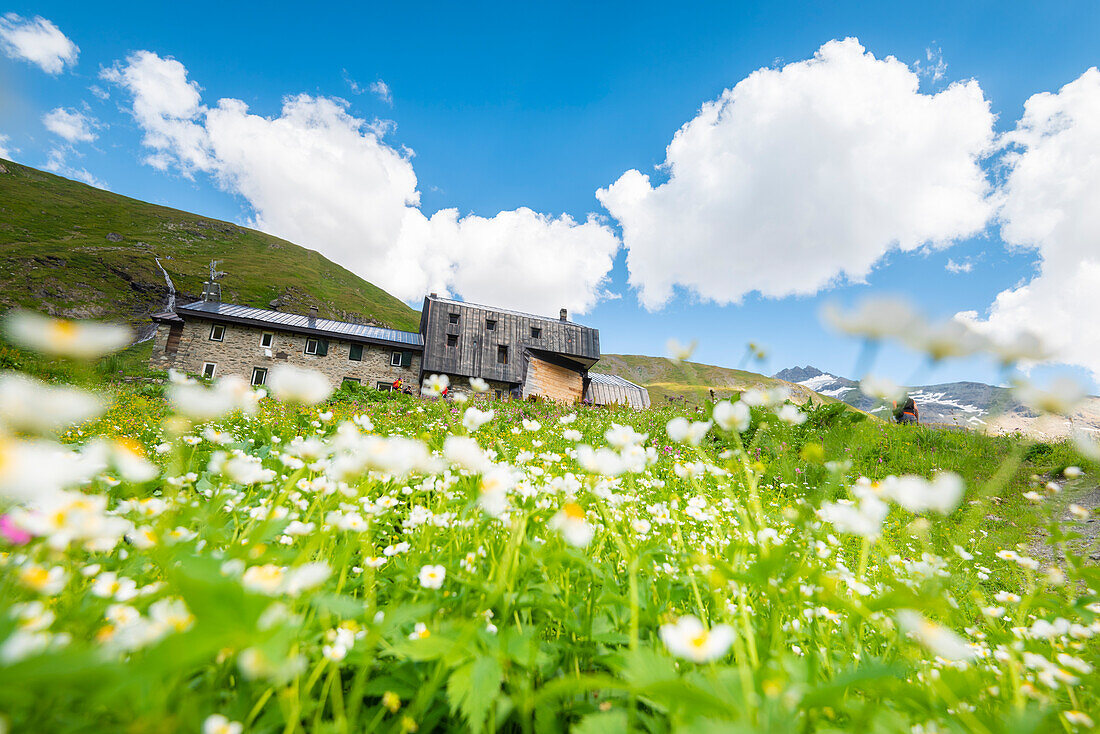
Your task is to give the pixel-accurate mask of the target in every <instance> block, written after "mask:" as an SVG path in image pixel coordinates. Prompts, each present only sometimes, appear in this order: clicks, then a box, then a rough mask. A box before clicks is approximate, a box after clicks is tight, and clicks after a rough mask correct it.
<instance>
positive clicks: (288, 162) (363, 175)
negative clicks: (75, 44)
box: [103, 51, 619, 314]
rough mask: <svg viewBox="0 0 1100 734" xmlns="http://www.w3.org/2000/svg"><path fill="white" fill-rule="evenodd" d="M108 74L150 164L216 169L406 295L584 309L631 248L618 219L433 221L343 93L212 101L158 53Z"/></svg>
mask: <svg viewBox="0 0 1100 734" xmlns="http://www.w3.org/2000/svg"><path fill="white" fill-rule="evenodd" d="M103 77H104V79H106V80H108V81H111V82H113V83H115V84H118V85H120V86H122V87H123V88H125V89H126V90H127V91H128V92H129V93H130V95H131V96H132V98H133V108H132V110H133V115H134V118H135V119H136V120H137V122H138V123H139V125H140V126H141V128H142V130H143V133H144V139H143V143H144V145H145V146H146V147H147V148H149V149H150V150H151V153H150V155H149V156H148V157H147V159H146V160H147V162H148V163H150V164H152V165H154V166H157V167H159V168H162V169H167V168H169V167H171V168H174V169H176V170H179V171H181V172H182V173H184V174H185V175H194V174H195V173H197V172H205V173H208V174H210V175H212V176H214V177H215V178H216V180H217V181H218V182H219V184H220V185H221V186H223V187H224V188H225V189H226V190H229V191H232V192H234V193H237V194H240V195H241V196H243V197H244V198H245V199H246V200H247V201H248V202H249V205H250V206H251V207H252V209H253V212H254V224H255V226H256V227H258V228H259V229H262V230H264V231H267V232H271V233H272V234H276V235H278V236H280V237H284V238H286V239H288V240H291V241H293V242H296V243H298V244H301V245H304V246H306V247H310V248H313V249H316V250H318V251H319V252H321V253H322V254H324V255H326V256H327V257H329V258H331V259H332V260H334V261H336V262H338V263H340V264H341V265H344V266H345V267H347V268H349V269H351V270H352V271H354V272H356V273H358V274H359V275H361V276H362V277H364V278H366V279H367V280H369V281H371V282H373V283H375V284H377V285H379V286H381V287H382V288H385V289H386V290H387V291H389V292H391V293H393V294H394V295H396V296H397V297H399V298H402V299H404V300H407V301H412V300H416V299H418V298H420V297H421V296H422V295H423V294H424V293H426V292H429V291H436V292H440V293H457V294H460V295H461V296H462V297H464V298H466V299H468V300H472V301H482V302H488V303H493V304H499V305H501V306H506V307H512V308H520V309H524V310H529V311H535V312H539V313H548V314H555V313H557V309H558V308H559V307H562V306H564V307H566V308H569V309H570V310H572V311H574V312H576V313H584V312H586V311H587V310H589V309H590V308H591V307H592V306H593V305H595V303H596V301H597V300H598V299H599V298H600V297H601V294H602V292H603V287H604V285H605V282H606V278H607V273H608V272H609V271H610V269H611V266H612V261H613V258H614V255H615V253H616V252H617V251H618V248H619V241H618V238H617V237H616V235H615V233H614V232H613V231H612V230H611V228H610V227H608V226H607V225H606V224H604V223H603V222H601V221H599V219H598V218H596V217H594V216H589V217H588V219H586V220H585V221H583V222H578V221H575V220H573V219H572V218H571V217H569V216H566V215H562V216H558V217H553V216H548V215H545V214H539V213H536V212H533V211H531V210H529V209H526V208H519V209H516V210H513V211H503V212H500V213H498V214H497V215H496V216H493V217H481V216H475V215H465V216H463V215H460V214H459V212H457V211H455V210H451V209H447V210H442V211H439V212H436V213H435V214H433V215H432V216H430V217H429V216H427V215H425V214H424V213H423V212H422V211H421V210H420V193H419V191H418V189H417V178H416V173H415V171H414V170H413V166H412V162H411V159H410V157H411V153H410V152H408V151H407V150H405V149H402V150H398V149H396V148H394V147H393V146H391V145H390V144H389V143H388V142H387V141H386V140H385V139H384V137H385V134H386V132H387V131H388V129H389V126H388V125H386V124H384V123H380V122H377V121H374V122H369V121H366V120H362V119H359V118H357V117H355V116H354V115H353V114H351V113H350V112H349V111H348V108H347V105H346V103H344V102H343V101H342V100H338V99H331V98H325V97H313V96H310V95H304V94H303V95H297V96H290V97H287V98H286V99H284V101H283V107H282V110H281V112H280V113H279V115H277V116H270V117H268V116H263V115H256V114H253V113H251V112H250V111H249V109H248V106H247V105H246V104H245V103H244V102H242V101H240V100H235V99H222V100H219V101H218V102H217V103H216V104H213V105H209V106H208V105H207V104H204V102H203V100H202V96H201V89H200V87H199V86H198V84H197V83H196V82H194V81H191V80H189V79H188V78H187V70H186V68H185V67H184V66H183V64H181V63H180V62H178V61H176V60H174V59H170V58H162V57H160V56H158V55H156V54H153V53H150V52H148V51H141V52H138V53H135V54H132V55H131V56H130V57H128V58H127V59H126V61H125V62H121V63H118V64H116V65H115V66H113V67H112V68H110V69H108V70H106V71H105V72H104V74H103Z"/></svg>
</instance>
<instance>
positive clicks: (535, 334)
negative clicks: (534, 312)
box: [531, 326, 542, 339]
mask: <svg viewBox="0 0 1100 734" xmlns="http://www.w3.org/2000/svg"><path fill="white" fill-rule="evenodd" d="M531 338H532V339H541V338H542V329H540V328H539V327H537V326H532V327H531Z"/></svg>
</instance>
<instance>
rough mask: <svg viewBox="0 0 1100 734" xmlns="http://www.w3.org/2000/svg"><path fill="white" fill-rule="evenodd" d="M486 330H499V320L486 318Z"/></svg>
mask: <svg viewBox="0 0 1100 734" xmlns="http://www.w3.org/2000/svg"><path fill="white" fill-rule="evenodd" d="M485 330H486V331H496V330H497V322H496V320H494V319H486V320H485Z"/></svg>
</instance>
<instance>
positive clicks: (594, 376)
mask: <svg viewBox="0 0 1100 734" xmlns="http://www.w3.org/2000/svg"><path fill="white" fill-rule="evenodd" d="M588 379H590V380H591V381H592V382H594V383H596V384H597V385H615V386H617V387H633V388H634V389H636V390H644V389H645V388H644V387H642V386H641V385H635V384H634V383H633V382H631V381H630V380H624V379H623V378H621V377H619V376H618V375H605V374H603V373H602V372H589V373H588Z"/></svg>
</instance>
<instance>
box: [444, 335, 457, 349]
mask: <svg viewBox="0 0 1100 734" xmlns="http://www.w3.org/2000/svg"><path fill="white" fill-rule="evenodd" d="M447 346H448V347H457V346H458V335H457V334H448V335H447Z"/></svg>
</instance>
